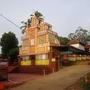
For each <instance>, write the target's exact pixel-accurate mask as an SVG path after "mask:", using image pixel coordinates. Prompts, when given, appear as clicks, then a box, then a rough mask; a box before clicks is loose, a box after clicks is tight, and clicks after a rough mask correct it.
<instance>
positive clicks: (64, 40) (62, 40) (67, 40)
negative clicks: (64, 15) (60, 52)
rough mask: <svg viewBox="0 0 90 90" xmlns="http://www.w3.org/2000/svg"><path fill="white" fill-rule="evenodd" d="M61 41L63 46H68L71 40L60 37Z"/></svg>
mask: <svg viewBox="0 0 90 90" xmlns="http://www.w3.org/2000/svg"><path fill="white" fill-rule="evenodd" d="M59 41H60V44H61V45H67V44H68V42H69V41H70V40H69V39H68V38H67V37H59Z"/></svg>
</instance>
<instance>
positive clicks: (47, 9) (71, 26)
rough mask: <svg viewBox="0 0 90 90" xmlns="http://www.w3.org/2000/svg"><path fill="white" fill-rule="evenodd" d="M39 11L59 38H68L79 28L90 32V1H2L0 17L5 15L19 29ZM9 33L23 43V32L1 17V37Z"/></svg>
mask: <svg viewBox="0 0 90 90" xmlns="http://www.w3.org/2000/svg"><path fill="white" fill-rule="evenodd" d="M37 10H38V11H39V12H41V13H42V14H43V16H44V19H45V21H46V22H48V23H50V24H52V26H53V30H54V31H55V32H57V33H58V35H59V36H65V37H67V36H68V34H69V33H73V32H75V30H76V29H77V28H78V27H79V26H81V27H82V28H85V29H87V30H90V0H0V15H1V14H3V15H4V16H5V17H7V18H8V19H9V20H11V21H12V22H14V23H15V24H17V25H18V26H19V27H20V26H21V21H25V20H26V19H27V18H29V17H30V15H31V14H32V13H34V12H35V11H37ZM9 31H12V32H14V33H15V34H16V36H17V38H18V39H19V42H20V41H21V35H22V34H21V30H20V29H19V28H17V27H16V26H15V25H13V24H12V23H10V22H8V21H7V20H6V19H4V18H3V17H1V16H0V37H1V36H2V34H3V33H5V32H9Z"/></svg>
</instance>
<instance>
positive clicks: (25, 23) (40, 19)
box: [20, 11, 43, 33]
mask: <svg viewBox="0 0 90 90" xmlns="http://www.w3.org/2000/svg"><path fill="white" fill-rule="evenodd" d="M30 16H31V18H29V19H27V21H22V22H21V23H22V26H21V27H20V28H21V29H22V33H24V32H25V30H26V28H27V27H30V26H31V20H32V16H35V17H36V18H37V19H38V20H39V23H41V22H42V21H43V18H42V16H43V15H42V14H41V13H40V12H38V11H35V12H34V15H33V14H31V15H30Z"/></svg>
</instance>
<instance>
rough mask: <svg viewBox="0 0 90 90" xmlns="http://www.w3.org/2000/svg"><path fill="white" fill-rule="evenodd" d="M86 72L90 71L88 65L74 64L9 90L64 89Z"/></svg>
mask: <svg viewBox="0 0 90 90" xmlns="http://www.w3.org/2000/svg"><path fill="white" fill-rule="evenodd" d="M88 72H90V66H89V65H74V66H70V67H67V68H63V69H61V70H60V71H58V72H56V73H53V74H50V75H46V76H44V77H42V78H39V79H37V80H35V79H34V80H29V81H28V82H26V83H25V84H23V85H20V86H18V87H15V88H11V89H10V90H64V89H65V88H66V87H68V86H70V85H72V84H73V83H75V82H76V81H77V80H78V79H79V78H80V77H82V76H84V75H85V74H86V73H88Z"/></svg>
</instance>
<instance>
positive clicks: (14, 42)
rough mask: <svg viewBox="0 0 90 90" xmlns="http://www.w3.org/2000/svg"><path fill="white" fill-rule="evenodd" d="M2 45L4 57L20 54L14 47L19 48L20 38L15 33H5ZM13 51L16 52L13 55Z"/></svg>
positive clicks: (0, 43)
mask: <svg viewBox="0 0 90 90" xmlns="http://www.w3.org/2000/svg"><path fill="white" fill-rule="evenodd" d="M0 45H1V47H2V48H1V51H2V56H3V57H4V58H12V56H13V57H15V58H16V56H17V55H18V50H16V51H15V50H14V49H16V48H18V39H17V38H16V36H15V34H14V33H12V32H8V33H4V34H3V35H2V37H1V42H0ZM13 50H14V51H13ZM11 52H14V53H12V55H11Z"/></svg>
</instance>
